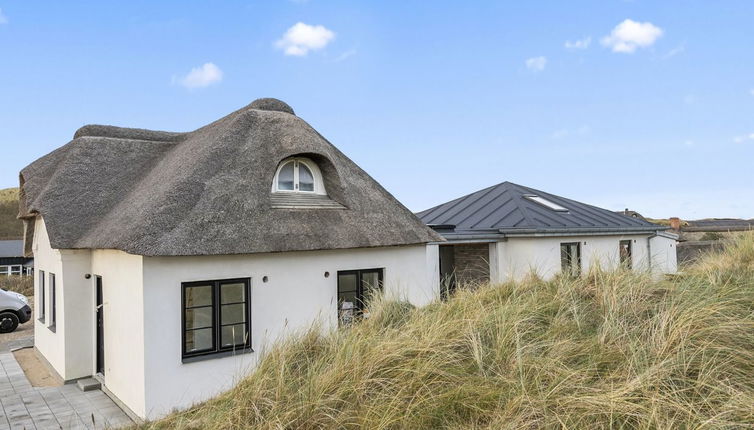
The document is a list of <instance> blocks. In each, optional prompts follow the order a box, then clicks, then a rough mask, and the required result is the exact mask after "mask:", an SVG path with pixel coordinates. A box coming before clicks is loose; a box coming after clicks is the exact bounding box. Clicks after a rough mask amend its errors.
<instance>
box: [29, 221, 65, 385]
mask: <svg viewBox="0 0 754 430" xmlns="http://www.w3.org/2000/svg"><path fill="white" fill-rule="evenodd" d="M32 251H33V252H34V265H35V270H34V298H35V299H36V301H35V304H34V315H33V318H34V319H35V321H34V344H35V346H36V348H37V350H38V351H39V352H40V353H41V354H42V355H44V357H45V358H46V359H47V361H48V362H49V363H50V364H51V365H52V367H53V368H54V369H55V370H56V371H57V372H58V374H60V376H62V377H63V378H67V377H68V375H67V374H66V357H65V352H66V347H65V334H64V333H65V327H66V323H65V321H64V320H65V317H66V313H65V309H64V306H60V303H61V301H60V300H61V297H65V293H64V292H63V285H64V284H65V282H64V280H63V279H62V278H63V277H62V276H61V274H62V267H63V260H62V256H61V252H60V251H59V250H57V249H52V247H51V246H50V239H49V236H48V235H47V227H46V226H45V223H44V220H43V219H42V218H41V217H38V218H37V220H36V222H35V224H34V241H33V242H32ZM43 272H44V277H45V280H44V287H45V300H44V301H45V306H44V307H45V309H46V312H45V313H46V317H45V322H44V323H42V322H41V321H39V318H41V317H42V315H41V309H42V300H41V298H42V295H41V293H40V277H41V276H42V273H43ZM50 273H54V274H55V280H56V281H55V284H56V290H57V292H56V294H57V299H58V307H57V321H58V322H57V324H56V329H55V330H56V331H55V332H53V331H51V330H50V328H49V325H50V315H51V307H50V304H51V300H50V285H49V283H50V277H49V274H50ZM63 300H65V299H63Z"/></svg>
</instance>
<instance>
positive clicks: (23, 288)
mask: <svg viewBox="0 0 754 430" xmlns="http://www.w3.org/2000/svg"><path fill="white" fill-rule="evenodd" d="M0 289H3V290H8V291H15V292H17V293H21V294H23V295H25V296H26V297H30V296H33V295H34V277H33V276H19V275H10V276H7V275H0Z"/></svg>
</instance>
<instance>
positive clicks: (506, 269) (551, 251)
mask: <svg viewBox="0 0 754 430" xmlns="http://www.w3.org/2000/svg"><path fill="white" fill-rule="evenodd" d="M621 240H631V241H632V242H631V255H632V262H633V264H632V267H633V269H634V270H647V268H648V267H649V266H648V265H647V263H648V262H649V259H648V255H649V252H651V253H652V256H653V258H652V272H653V273H673V272H675V271H676V265H675V245H674V242H675V241H674V240H673V239H669V238H664V237H662V238H660V237H654V238H653V239H651V240H652V242H651V246H652V248H651V250H649V249H648V248H647V241H648V240H649V235H647V234H644V235H625V236H620V235H615V236H567V237H547V236H540V237H520V238H509V239H508V240H506V241H501V242H496V243H493V244H491V245H490V261H491V262H492V263H491V264H495V263H494V262H496V265H495V266H494V267H491V270H490V273H491V276H492V281H493V282H504V281H507V280H511V279H513V280H520V279H522V278H523V277H525V276H526V275H528V274H529V273H532V272H533V273H536V274H537V275H539V276H540V277H542V278H543V279H551V278H552V277H554V276H555V275H556V274H558V273H560V270H561V268H560V244H561V243H565V242H579V243H580V244H581V268H582V273H585V272H588V271H589V269H590V268H592V267H593V266H595V265H599V266H600V267H602V268H603V269H606V270H610V269H614V268H616V267H618V265H619V264H620V257H619V248H618V243H619V242H620V241H621ZM660 243H661V244H662V245H661V246H660V245H659V244H660ZM671 244H672V248H671V247H670V246H669V245H671ZM655 248H659V249H655ZM666 248H667V249H671V251H667V249H666ZM670 254H672V255H670Z"/></svg>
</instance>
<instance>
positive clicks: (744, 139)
mask: <svg viewBox="0 0 754 430" xmlns="http://www.w3.org/2000/svg"><path fill="white" fill-rule="evenodd" d="M747 141H754V133H749V134H748V135H743V136H736V137H734V138H733V142H735V143H744V142H747Z"/></svg>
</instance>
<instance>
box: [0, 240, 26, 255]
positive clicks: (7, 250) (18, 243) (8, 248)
mask: <svg viewBox="0 0 754 430" xmlns="http://www.w3.org/2000/svg"><path fill="white" fill-rule="evenodd" d="M23 256H24V241H23V240H0V258H4V257H23Z"/></svg>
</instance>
